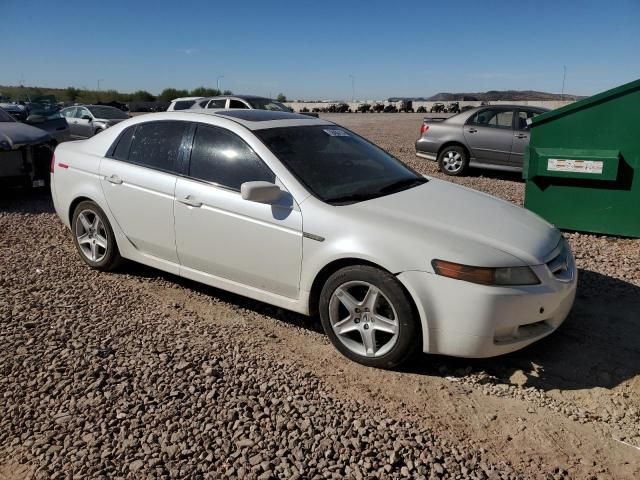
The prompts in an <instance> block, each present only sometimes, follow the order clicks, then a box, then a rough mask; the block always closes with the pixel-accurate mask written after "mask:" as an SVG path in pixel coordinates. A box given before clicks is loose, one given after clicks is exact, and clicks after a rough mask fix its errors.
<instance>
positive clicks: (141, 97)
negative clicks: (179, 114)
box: [130, 90, 156, 102]
mask: <svg viewBox="0 0 640 480" xmlns="http://www.w3.org/2000/svg"><path fill="white" fill-rule="evenodd" d="M130 97H131V100H130V101H138V102H153V101H155V99H156V97H155V96H154V95H152V94H150V93H149V92H147V91H146V90H138V91H136V92H133V93H132V94H131V95H130Z"/></svg>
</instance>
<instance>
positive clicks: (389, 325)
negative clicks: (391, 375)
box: [319, 265, 420, 369]
mask: <svg viewBox="0 0 640 480" xmlns="http://www.w3.org/2000/svg"><path fill="white" fill-rule="evenodd" d="M319 311H320V319H321V321H322V326H323V328H324V331H325V333H326V334H327V336H328V337H329V339H330V340H331V343H332V344H333V345H334V347H336V349H337V350H338V351H339V352H340V353H342V354H343V355H344V356H345V357H347V358H349V359H351V360H353V361H355V362H358V363H361V364H362V365H366V366H368V367H375V368H384V369H391V368H394V367H396V366H398V365H400V364H401V363H403V362H404V361H405V360H407V359H408V358H409V357H410V356H411V355H412V354H413V353H414V352H415V350H416V348H417V347H418V344H419V338H420V327H419V321H418V318H417V316H416V314H415V313H414V309H413V304H412V302H411V299H410V298H409V296H408V294H407V293H406V291H405V290H404V288H403V287H402V284H401V283H400V282H399V281H398V280H397V279H396V278H395V277H394V276H393V275H391V274H390V273H388V272H386V271H384V270H381V269H378V268H374V267H371V266H368V265H355V266H349V267H345V268H342V269H340V270H338V271H337V272H335V273H334V274H333V275H331V276H330V277H329V278H328V279H327V281H326V282H325V284H324V286H323V288H322V292H321V293H320V301H319Z"/></svg>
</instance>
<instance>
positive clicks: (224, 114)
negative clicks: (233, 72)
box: [167, 109, 335, 130]
mask: <svg viewBox="0 0 640 480" xmlns="http://www.w3.org/2000/svg"><path fill="white" fill-rule="evenodd" d="M167 113H169V114H171V113H172V112H167ZM180 113H188V114H190V115H211V116H216V117H221V118H225V119H227V120H232V121H234V122H236V123H239V124H241V125H243V126H245V127H247V128H248V129H249V130H263V129H266V128H276V127H297V126H310V125H335V124H334V123H332V122H329V121H327V120H322V119H319V118H316V117H310V116H309V115H301V114H299V113H293V112H276V111H271V110H257V109H246V110H245V109H236V110H189V109H187V110H180Z"/></svg>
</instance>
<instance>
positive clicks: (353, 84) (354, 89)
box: [349, 75, 356, 103]
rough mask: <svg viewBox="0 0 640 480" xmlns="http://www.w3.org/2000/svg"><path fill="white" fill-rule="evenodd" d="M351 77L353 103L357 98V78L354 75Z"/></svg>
mask: <svg viewBox="0 0 640 480" xmlns="http://www.w3.org/2000/svg"><path fill="white" fill-rule="evenodd" d="M349 78H350V79H351V103H353V102H354V101H355V98H356V80H355V78H353V75H349Z"/></svg>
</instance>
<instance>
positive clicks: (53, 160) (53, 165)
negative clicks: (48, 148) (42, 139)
mask: <svg viewBox="0 0 640 480" xmlns="http://www.w3.org/2000/svg"><path fill="white" fill-rule="evenodd" d="M55 166H56V154H55V153H53V152H51V166H50V167H49V172H51V173H53V169H54V167H55Z"/></svg>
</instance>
